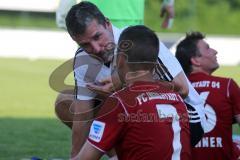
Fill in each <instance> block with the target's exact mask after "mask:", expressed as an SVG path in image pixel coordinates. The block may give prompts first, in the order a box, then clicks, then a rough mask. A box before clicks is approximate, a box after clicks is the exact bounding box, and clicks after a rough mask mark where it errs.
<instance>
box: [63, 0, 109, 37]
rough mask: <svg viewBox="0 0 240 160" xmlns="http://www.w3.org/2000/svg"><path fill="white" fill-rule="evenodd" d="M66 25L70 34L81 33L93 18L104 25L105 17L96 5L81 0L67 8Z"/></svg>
mask: <svg viewBox="0 0 240 160" xmlns="http://www.w3.org/2000/svg"><path fill="white" fill-rule="evenodd" d="M65 20H66V27H67V30H68V33H69V34H70V35H71V36H74V35H79V34H80V35H81V34H83V33H84V32H85V30H86V28H87V26H88V25H89V23H90V22H92V21H93V20H96V21H97V22H98V23H99V24H102V25H105V22H106V18H105V16H104V15H103V13H102V12H101V11H100V10H99V9H98V7H97V6H96V5H95V4H93V3H91V2H87V1H82V2H80V3H78V4H76V5H74V6H72V8H71V9H70V10H69V12H68V14H67V16H66V19H65Z"/></svg>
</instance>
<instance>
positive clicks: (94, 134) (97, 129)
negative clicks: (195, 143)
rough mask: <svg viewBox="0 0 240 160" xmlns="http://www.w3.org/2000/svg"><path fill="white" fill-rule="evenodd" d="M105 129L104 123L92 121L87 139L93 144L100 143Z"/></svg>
mask: <svg viewBox="0 0 240 160" xmlns="http://www.w3.org/2000/svg"><path fill="white" fill-rule="evenodd" d="M104 129H105V123H104V122H100V121H93V123H92V126H91V129H90V133H89V138H90V139H91V140H93V141H95V142H100V141H101V139H102V136H103V132H104Z"/></svg>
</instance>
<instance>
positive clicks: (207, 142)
mask: <svg viewBox="0 0 240 160" xmlns="http://www.w3.org/2000/svg"><path fill="white" fill-rule="evenodd" d="M195 147H196V148H198V147H202V148H207V147H210V148H222V147H223V145H222V138H221V137H203V138H202V139H201V141H199V142H198V144H196V146H195Z"/></svg>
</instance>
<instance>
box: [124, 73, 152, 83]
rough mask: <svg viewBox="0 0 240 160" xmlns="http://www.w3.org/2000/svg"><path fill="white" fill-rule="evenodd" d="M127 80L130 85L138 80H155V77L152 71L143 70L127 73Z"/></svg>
mask: <svg viewBox="0 0 240 160" xmlns="http://www.w3.org/2000/svg"><path fill="white" fill-rule="evenodd" d="M125 81H126V84H127V85H130V84H132V83H134V82H136V81H147V82H154V79H153V76H152V73H151V72H149V71H144V70H142V71H135V72H128V73H127V74H126V77H125Z"/></svg>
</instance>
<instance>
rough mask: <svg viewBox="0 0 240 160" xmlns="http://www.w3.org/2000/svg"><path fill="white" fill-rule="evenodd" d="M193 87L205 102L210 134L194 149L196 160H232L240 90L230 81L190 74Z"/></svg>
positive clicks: (239, 108)
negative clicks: (233, 129)
mask: <svg viewBox="0 0 240 160" xmlns="http://www.w3.org/2000/svg"><path fill="white" fill-rule="evenodd" d="M189 80H190V81H191V83H192V85H193V87H194V88H195V89H196V90H197V91H198V92H199V94H200V96H201V97H202V98H203V99H204V100H205V114H206V118H207V133H205V134H204V137H203V138H202V140H201V141H200V142H199V143H198V144H197V145H196V146H195V148H194V149H193V152H192V155H193V159H194V160H203V159H204V160H215V159H216V160H228V159H229V160H232V159H233V158H232V155H233V142H232V123H233V119H234V116H235V115H238V114H240V98H239V96H240V89H239V87H238V86H237V84H236V83H235V82H234V81H233V80H232V79H229V78H221V77H215V76H211V75H207V74H204V73H194V74H190V76H189Z"/></svg>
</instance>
